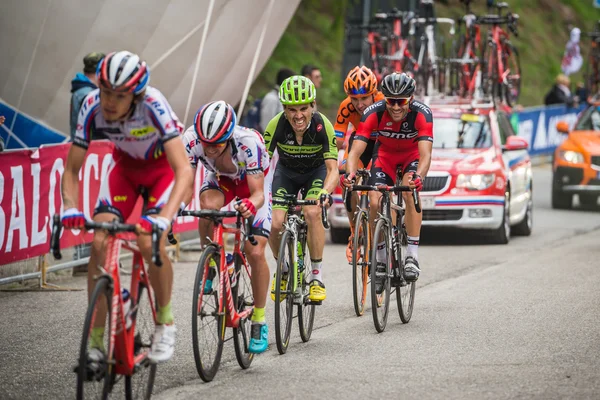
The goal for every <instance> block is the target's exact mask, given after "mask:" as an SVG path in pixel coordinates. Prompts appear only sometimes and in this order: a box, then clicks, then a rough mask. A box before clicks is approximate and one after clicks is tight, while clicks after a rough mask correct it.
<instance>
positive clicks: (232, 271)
mask: <svg viewBox="0 0 600 400" xmlns="http://www.w3.org/2000/svg"><path fill="white" fill-rule="evenodd" d="M225 261H226V264H227V272H228V273H229V279H230V281H231V287H234V286H235V284H236V283H237V276H236V273H235V266H234V265H233V254H229V253H227V254H225Z"/></svg>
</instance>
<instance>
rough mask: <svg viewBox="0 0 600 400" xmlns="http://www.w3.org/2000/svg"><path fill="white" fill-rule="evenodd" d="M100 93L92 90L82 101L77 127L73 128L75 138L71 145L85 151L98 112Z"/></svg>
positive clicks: (90, 138)
mask: <svg viewBox="0 0 600 400" xmlns="http://www.w3.org/2000/svg"><path fill="white" fill-rule="evenodd" d="M99 94H100V91H99V90H98V89H95V90H92V91H91V92H90V93H88V95H87V96H85V98H84V99H83V102H82V103H81V109H80V110H79V115H78V117H77V126H76V128H75V137H74V138H73V144H74V145H76V146H79V147H83V148H84V149H87V148H88V147H89V145H90V141H91V140H92V132H93V130H94V129H95V119H96V115H98V113H99V112H100V95H99Z"/></svg>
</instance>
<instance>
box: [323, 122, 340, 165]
mask: <svg viewBox="0 0 600 400" xmlns="http://www.w3.org/2000/svg"><path fill="white" fill-rule="evenodd" d="M321 117H322V118H323V125H325V135H323V138H324V139H323V140H324V143H323V158H324V159H325V160H328V159H334V160H336V161H337V159H338V149H337V145H336V140H335V137H336V136H335V131H334V129H333V125H331V122H329V120H328V119H327V117H326V116H324V115H323V114H321Z"/></svg>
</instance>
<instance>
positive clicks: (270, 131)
mask: <svg viewBox="0 0 600 400" xmlns="http://www.w3.org/2000/svg"><path fill="white" fill-rule="evenodd" d="M282 117H283V112H280V113H279V114H277V115H276V116H275V117H273V119H272V120H271V121H269V123H268V124H267V127H266V128H265V134H264V139H265V146H266V148H267V151H268V152H269V157H273V153H274V152H275V149H276V148H277V139H275V138H274V137H273V136H274V135H275V130H276V128H277V124H278V123H279V119H280V118H282Z"/></svg>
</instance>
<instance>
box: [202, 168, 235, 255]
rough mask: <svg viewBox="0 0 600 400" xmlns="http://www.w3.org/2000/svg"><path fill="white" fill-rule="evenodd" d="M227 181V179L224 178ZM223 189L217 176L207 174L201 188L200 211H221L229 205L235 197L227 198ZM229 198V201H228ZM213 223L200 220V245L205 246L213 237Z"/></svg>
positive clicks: (204, 219)
mask: <svg viewBox="0 0 600 400" xmlns="http://www.w3.org/2000/svg"><path fill="white" fill-rule="evenodd" d="M223 179H225V178H223ZM225 193H229V192H228V191H224V190H223V189H222V187H221V184H220V181H219V179H218V178H217V176H216V175H215V174H214V173H212V172H207V173H206V176H205V177H204V181H203V182H202V187H201V188H200V209H201V210H220V209H221V207H223V206H224V205H225V204H228V203H229V202H230V201H231V200H232V199H233V197H234V196H233V195H230V196H226V195H225ZM226 197H228V199H226ZM212 228H213V222H212V221H210V220H208V219H206V218H199V219H198V233H199V234H200V244H201V245H204V244H206V242H207V241H208V239H207V237H209V238H211V237H212Z"/></svg>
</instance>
